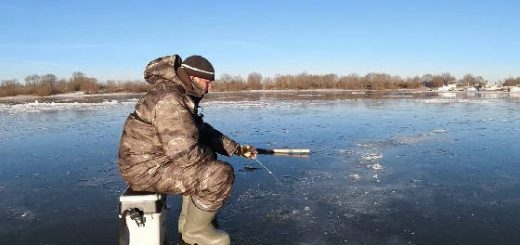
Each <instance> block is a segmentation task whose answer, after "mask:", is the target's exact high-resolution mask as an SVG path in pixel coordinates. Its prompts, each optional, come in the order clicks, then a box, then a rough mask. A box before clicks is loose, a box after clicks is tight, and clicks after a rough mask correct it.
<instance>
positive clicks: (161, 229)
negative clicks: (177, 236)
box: [119, 189, 166, 245]
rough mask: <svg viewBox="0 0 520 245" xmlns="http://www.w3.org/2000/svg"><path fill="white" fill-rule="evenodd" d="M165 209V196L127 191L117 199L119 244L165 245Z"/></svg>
mask: <svg viewBox="0 0 520 245" xmlns="http://www.w3.org/2000/svg"><path fill="white" fill-rule="evenodd" d="M165 207H166V195H165V194H158V193H150V192H136V191H132V190H130V189H127V190H126V191H125V192H124V193H123V195H121V197H119V219H120V232H119V244H120V245H163V244H165V242H166V238H165V227H166V209H165Z"/></svg>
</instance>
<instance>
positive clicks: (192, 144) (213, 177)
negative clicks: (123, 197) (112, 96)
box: [119, 55, 256, 245]
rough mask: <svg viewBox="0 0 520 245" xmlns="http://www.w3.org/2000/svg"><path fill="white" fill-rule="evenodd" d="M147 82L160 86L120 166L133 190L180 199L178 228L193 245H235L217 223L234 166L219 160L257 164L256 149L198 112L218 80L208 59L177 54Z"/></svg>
mask: <svg viewBox="0 0 520 245" xmlns="http://www.w3.org/2000/svg"><path fill="white" fill-rule="evenodd" d="M144 78H145V79H146V81H147V82H148V83H151V84H152V85H153V86H152V87H151V89H150V90H149V92H148V93H146V94H145V95H144V96H143V97H142V98H141V99H140V100H139V102H138V103H137V105H136V106H135V111H134V112H133V113H131V114H130V115H129V116H128V118H127V120H126V122H125V125H124V131H123V135H122V137H121V144H120V148H119V168H120V170H121V174H122V176H123V178H124V180H125V181H126V182H127V183H128V185H129V186H130V188H131V189H132V190H134V191H147V192H157V193H167V194H181V195H183V199H182V210H181V214H180V216H179V223H178V229H179V232H180V233H181V234H182V239H183V240H184V241H185V242H186V243H190V244H195V243H196V244H199V245H206V244H229V243H230V239H229V235H228V234H227V233H226V232H224V231H221V230H217V229H215V228H214V227H213V225H212V224H211V221H212V220H213V218H214V217H215V215H216V213H217V210H218V209H219V208H220V207H222V205H223V203H224V201H225V200H226V199H227V198H228V196H229V194H230V191H231V186H232V185H233V181H234V178H235V175H234V171H233V167H232V166H231V165H230V164H229V163H227V162H224V161H219V160H217V156H216V154H215V152H216V153H219V154H222V155H225V156H231V155H239V156H243V157H246V158H250V159H254V158H255V157H256V149H255V148H254V147H253V146H250V145H239V144H238V143H236V142H235V141H233V140H232V139H230V138H228V137H227V136H225V135H223V134H222V133H220V132H219V131H217V130H216V129H214V128H213V127H212V126H211V125H209V124H207V123H204V121H203V120H202V115H199V114H198V111H197V110H198V106H199V102H200V100H201V99H202V98H203V97H204V95H205V94H207V93H208V92H209V91H210V90H211V83H212V82H213V80H215V75H214V69H213V66H212V65H211V63H210V62H209V61H208V60H207V59H206V58H204V57H202V56H197V55H194V56H190V57H188V58H186V59H185V60H184V61H182V60H181V58H180V57H179V56H178V55H171V56H164V57H160V58H157V59H155V60H153V61H151V62H150V63H149V64H148V65H147V67H146V69H145V71H144Z"/></svg>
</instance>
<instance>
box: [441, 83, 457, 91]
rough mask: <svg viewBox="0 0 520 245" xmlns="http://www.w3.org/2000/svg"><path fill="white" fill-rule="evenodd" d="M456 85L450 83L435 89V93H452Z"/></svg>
mask: <svg viewBox="0 0 520 245" xmlns="http://www.w3.org/2000/svg"><path fill="white" fill-rule="evenodd" d="M456 86H457V84H455V83H452V84H448V85H444V86H442V87H439V88H437V91H454V90H455V87H456Z"/></svg>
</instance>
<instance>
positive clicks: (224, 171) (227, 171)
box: [217, 161, 235, 183]
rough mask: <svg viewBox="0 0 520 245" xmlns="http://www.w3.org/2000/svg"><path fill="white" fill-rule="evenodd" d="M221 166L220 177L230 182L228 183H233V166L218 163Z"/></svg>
mask: <svg viewBox="0 0 520 245" xmlns="http://www.w3.org/2000/svg"><path fill="white" fill-rule="evenodd" d="M217 162H218V164H219V165H220V166H219V172H220V176H222V178H225V179H227V180H228V182H231V183H233V181H234V180H235V170H234V169H233V166H231V164H229V163H227V162H224V161H217Z"/></svg>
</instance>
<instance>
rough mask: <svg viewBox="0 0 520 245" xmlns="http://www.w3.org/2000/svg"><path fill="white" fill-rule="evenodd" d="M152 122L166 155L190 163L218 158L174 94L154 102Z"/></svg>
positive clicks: (182, 163) (187, 164) (185, 164)
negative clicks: (202, 138)
mask: <svg viewBox="0 0 520 245" xmlns="http://www.w3.org/2000/svg"><path fill="white" fill-rule="evenodd" d="M152 124H153V125H154V127H155V130H156V132H157V134H158V136H159V140H160V142H161V144H162V148H163V151H164V153H165V154H166V156H167V157H168V158H169V159H170V160H171V161H172V162H173V163H174V164H175V165H178V166H190V165H193V164H196V163H199V162H204V161H208V160H214V159H216V156H215V153H214V152H213V151H212V150H211V149H210V148H209V147H208V146H206V145H204V144H199V130H198V127H197V124H196V122H195V119H194V117H193V116H192V114H191V113H190V111H188V110H187V109H186V108H185V107H184V106H182V104H181V103H179V102H178V101H177V100H176V99H175V97H174V96H167V97H165V98H163V99H161V100H160V101H159V102H158V103H157V105H156V106H155V115H154V120H153V122H152Z"/></svg>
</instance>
